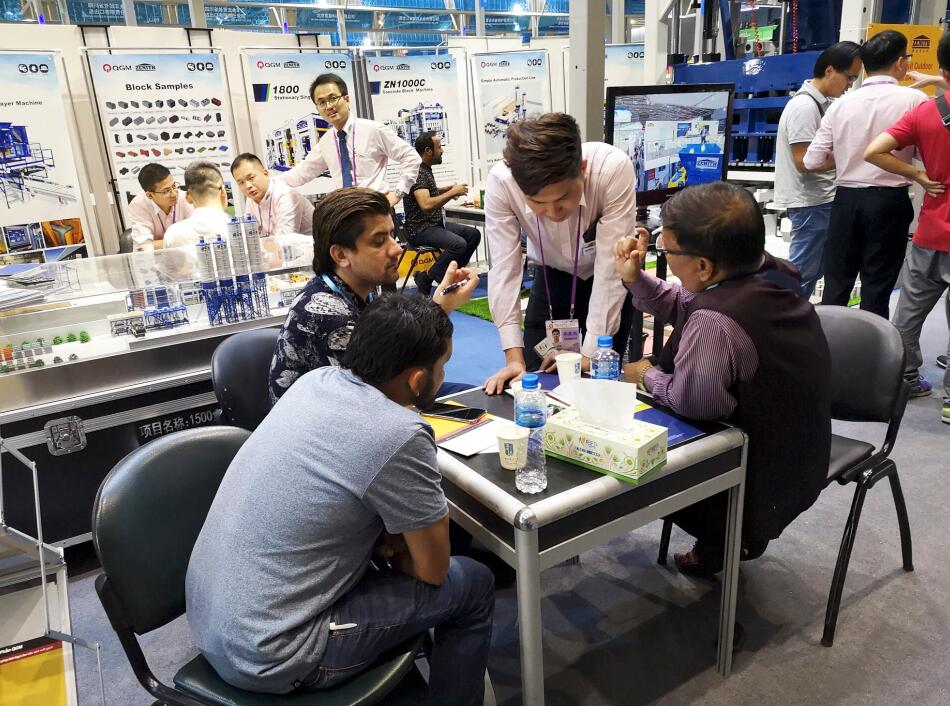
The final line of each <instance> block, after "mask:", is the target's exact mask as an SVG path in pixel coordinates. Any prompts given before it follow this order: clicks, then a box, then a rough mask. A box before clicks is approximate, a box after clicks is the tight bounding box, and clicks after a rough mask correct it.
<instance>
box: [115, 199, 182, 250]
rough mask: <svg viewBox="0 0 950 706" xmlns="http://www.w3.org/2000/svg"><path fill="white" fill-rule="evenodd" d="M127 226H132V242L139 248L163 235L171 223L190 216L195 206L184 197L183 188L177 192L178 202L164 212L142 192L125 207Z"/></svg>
mask: <svg viewBox="0 0 950 706" xmlns="http://www.w3.org/2000/svg"><path fill="white" fill-rule="evenodd" d="M126 213H127V214H128V217H129V226H130V227H131V228H132V242H133V243H134V244H135V249H136V250H141V249H142V248H144V247H147V246H149V245H151V244H152V243H154V242H155V241H156V240H162V239H163V238H164V237H165V231H166V230H168V227H169V226H170V225H172V224H173V223H177V222H178V221H183V220H185V219H186V218H191V217H192V216H193V215H194V214H195V207H194V206H192V205H191V204H190V203H188V201H187V200H186V199H185V190H184V189H182V190H180V191H179V192H178V203H177V204H175V206H173V207H172V210H171V211H169V212H168V213H165V212H164V211H162V209H160V208H159V207H158V206H156V205H155V202H154V201H152V199H150V198H149V197H148V196H146V195H145V194H144V193H142V194H139V195H138V196H136V197H135V198H134V199H132V200H131V201H129V206H128V208H127V209H126Z"/></svg>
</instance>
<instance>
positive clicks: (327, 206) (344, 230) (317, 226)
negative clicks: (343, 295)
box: [313, 186, 392, 274]
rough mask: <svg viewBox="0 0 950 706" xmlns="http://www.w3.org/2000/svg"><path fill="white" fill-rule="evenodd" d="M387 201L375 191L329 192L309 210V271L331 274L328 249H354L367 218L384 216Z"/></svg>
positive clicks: (387, 212) (387, 207)
mask: <svg viewBox="0 0 950 706" xmlns="http://www.w3.org/2000/svg"><path fill="white" fill-rule="evenodd" d="M391 213H392V206H390V205H389V200H388V199H387V198H386V197H385V196H383V195H382V194H381V193H379V192H378V191H376V190H375V189H366V188H363V187H358V186H357V187H351V188H349V189H337V190H336V191H332V192H330V193H329V194H327V195H326V196H324V197H323V198H322V199H320V202H319V203H318V204H317V206H316V208H315V209H314V210H313V269H314V272H325V273H326V274H332V273H333V258H332V257H330V247H331V246H332V245H342V246H343V247H344V248H347V249H348V250H353V249H354V248H356V239H357V238H359V236H360V233H362V232H363V220H364V219H365V218H366V217H367V216H388V215H390V214H391Z"/></svg>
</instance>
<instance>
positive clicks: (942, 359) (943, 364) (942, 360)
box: [937, 354, 947, 369]
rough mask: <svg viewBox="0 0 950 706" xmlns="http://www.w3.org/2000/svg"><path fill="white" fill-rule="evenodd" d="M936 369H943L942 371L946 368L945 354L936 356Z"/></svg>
mask: <svg viewBox="0 0 950 706" xmlns="http://www.w3.org/2000/svg"><path fill="white" fill-rule="evenodd" d="M937 367H938V368H944V369H946V367H947V356H946V354H944V355H938V356H937Z"/></svg>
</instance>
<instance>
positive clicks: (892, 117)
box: [804, 76, 927, 189]
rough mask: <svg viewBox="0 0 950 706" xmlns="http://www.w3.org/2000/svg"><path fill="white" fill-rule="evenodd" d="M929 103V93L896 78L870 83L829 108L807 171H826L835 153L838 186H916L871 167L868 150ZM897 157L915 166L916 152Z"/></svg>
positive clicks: (907, 151) (808, 154)
mask: <svg viewBox="0 0 950 706" xmlns="http://www.w3.org/2000/svg"><path fill="white" fill-rule="evenodd" d="M925 100H927V96H926V94H924V93H923V91H918V90H917V89H914V88H907V87H906V86H900V85H898V84H897V80H896V79H894V78H892V77H891V76H871V77H869V78H867V79H865V81H864V83H863V84H861V87H860V88H856V89H853V90H851V91H848V92H847V93H846V94H844V95H843V96H842V97H841V98H839V99H838V100H836V101H835V102H834V103H832V104H831V107H830V108H828V112H826V113H825V117H824V118H822V120H821V127H819V128H818V132H817V133H816V134H815V138H814V139H813V140H812V141H811V144H810V145H809V146H808V151H807V152H805V160H804V161H805V167H807V168H808V169H815V168H817V167H820V166H821V165H822V164H824V163H825V161H826V160H827V158H828V156H829V155H832V154H833V155H834V158H835V168H836V170H837V177H836V179H835V183H836V184H837V185H838V186H845V187H851V188H854V189H861V188H866V187H869V186H886V187H887V186H890V187H893V186H907V185H908V184H909V183H910V182H909V181H907V179H905V178H904V177H902V176H898V175H897V174H891V173H890V172H885V171H884V170H883V169H878V168H877V167H875V166H874V165H873V164H869V163H868V162H865V161H864V150H865V149H867V146H868V145H869V144H870V143H871V140H873V139H874V138H875V137H877V136H878V135H880V134H881V133H882V132H884V131H885V130H886V129H887V128H889V127H890V126H891V125H893V124H894V123H896V122H897V121H898V120H899V119H900V118H901V116H903V115H904V113H906V112H907V111H908V110H913V109H914V108H916V107H917V106H918V105H920V104H921V103H923V102H924V101H925ZM894 155H895V156H896V157H898V158H899V159H902V160H903V161H905V162H907V163H908V164H909V163H910V161H911V159H912V158H913V156H914V148H913V147H909V148H907V149H904V150H899V151H896V152H894Z"/></svg>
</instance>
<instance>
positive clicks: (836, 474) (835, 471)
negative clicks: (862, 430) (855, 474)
mask: <svg viewBox="0 0 950 706" xmlns="http://www.w3.org/2000/svg"><path fill="white" fill-rule="evenodd" d="M873 453H874V446H873V445H871V444H868V443H866V442H864V441H858V440H857V439H849V438H848V437H846V436H838V435H837V434H832V435H831V459H830V460H829V461H828V482H829V483H831V481H834V480H836V481H838V482H839V483H841V484H842V485H845V484H846V483H850V482H851V481H852V480H854V479H853V478H851V477H850V475H849V474H848V471H849V470H850V469H852V468H854V467H855V466H856V465H857V464H859V463H861V462H862V461H866V460H867V459H869V458H871V454H873Z"/></svg>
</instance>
